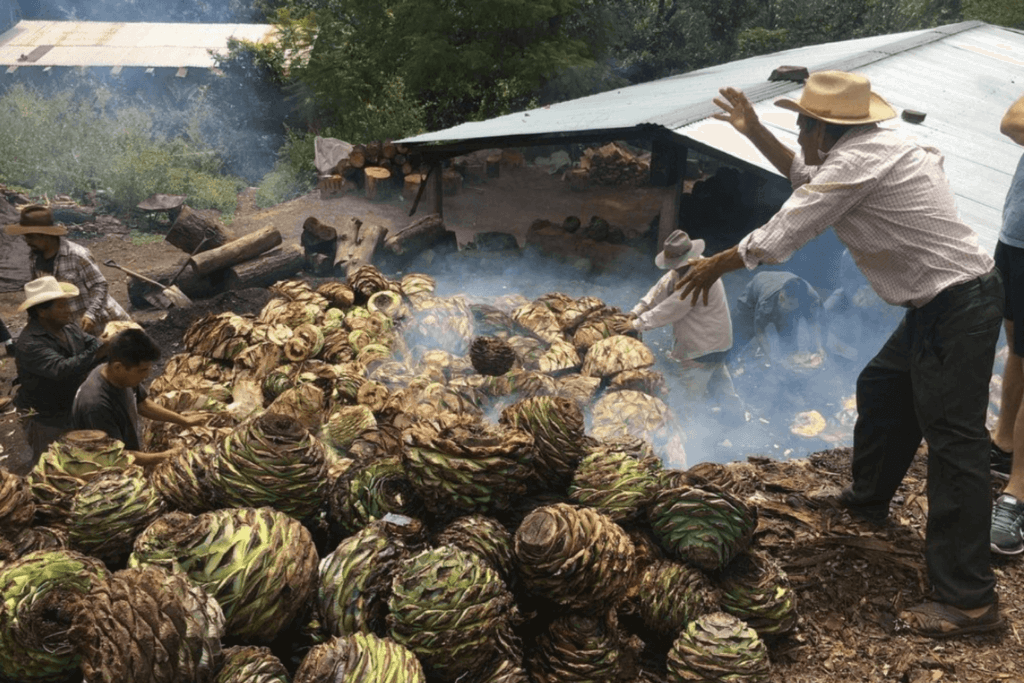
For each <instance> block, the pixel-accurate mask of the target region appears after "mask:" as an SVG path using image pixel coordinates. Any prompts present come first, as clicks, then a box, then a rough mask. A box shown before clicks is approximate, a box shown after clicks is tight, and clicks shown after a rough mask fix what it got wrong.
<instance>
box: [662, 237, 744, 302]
mask: <svg viewBox="0 0 1024 683" xmlns="http://www.w3.org/2000/svg"><path fill="white" fill-rule="evenodd" d="M687 265H688V266H690V267H689V269H687V271H686V273H685V274H684V275H683V277H682V278H681V279H680V280H679V282H677V283H676V286H675V291H677V292H680V294H679V298H680V299H682V300H684V301H685V300H686V297H690V305H691V306H696V305H697V297H698V296H699V295H701V294H703V295H704V297H703V298H704V305H705V306H707V305H708V292H710V291H711V286H712V285H713V284H715V282H716V281H717V280H718V278H720V277H722V276H723V275H725V274H726V273H728V272H730V271H733V270H738V269H740V268H742V267H743V259H742V258H741V257H740V253H739V249H738V248H737V247H731V248H729V249H726V250H725V251H721V252H719V253H717V254H715V255H714V256H710V257H708V258H699V259H690V260H689V261H688V262H687ZM680 290H681V291H680Z"/></svg>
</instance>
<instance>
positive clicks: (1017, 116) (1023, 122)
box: [999, 97, 1024, 145]
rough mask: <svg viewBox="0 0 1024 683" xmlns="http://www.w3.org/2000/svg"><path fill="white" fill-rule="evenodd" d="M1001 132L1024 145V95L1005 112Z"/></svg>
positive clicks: (1000, 125) (1000, 127)
mask: <svg viewBox="0 0 1024 683" xmlns="http://www.w3.org/2000/svg"><path fill="white" fill-rule="evenodd" d="M999 132H1000V133H1002V134H1003V135H1005V136H1006V137H1008V138H1010V139H1011V140H1013V141H1014V142H1016V143H1017V144H1018V145H1024V97H1021V98H1020V99H1019V100H1017V101H1016V102H1014V103H1013V104H1012V105H1010V108H1009V109H1007V110H1006V113H1005V114H1003V120H1002V122H1001V123H1000V124H999Z"/></svg>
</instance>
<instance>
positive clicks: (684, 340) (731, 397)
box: [622, 230, 739, 410]
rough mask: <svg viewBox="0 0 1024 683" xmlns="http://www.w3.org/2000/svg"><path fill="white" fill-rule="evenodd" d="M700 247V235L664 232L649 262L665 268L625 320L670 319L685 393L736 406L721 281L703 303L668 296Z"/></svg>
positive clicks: (650, 322) (642, 326)
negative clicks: (659, 247)
mask: <svg viewBox="0 0 1024 683" xmlns="http://www.w3.org/2000/svg"><path fill="white" fill-rule="evenodd" d="M703 253H704V240H694V239H690V236H689V235H687V234H686V233H685V232H683V231H682V230H676V231H675V232H673V233H672V234H670V235H669V236H668V237H666V238H665V244H664V248H663V249H662V251H661V252H660V253H658V255H657V256H655V257H654V265H656V266H657V267H658V268H660V269H662V270H665V271H668V272H666V273H665V274H664V275H663V276H662V277H661V279H659V280H658V282H656V283H655V285H654V286H653V287H651V289H650V291H649V292H647V294H645V295H644V296H643V298H641V299H640V302H639V303H637V305H636V306H634V307H633V310H632V311H631V312H630V314H629V315H630V325H631V326H632V328H633V329H634V330H637V331H639V332H646V331H647V330H654V329H657V328H659V327H664V326H666V325H671V326H672V353H671V356H672V358H673V359H674V360H676V361H678V362H679V364H680V376H681V378H682V380H683V384H684V386H685V389H686V393H687V395H688V398H689V399H690V400H691V401H694V402H699V401H703V399H704V398H706V397H710V398H713V399H715V400H716V401H718V402H724V403H725V405H723V406H722V407H723V408H726V409H730V410H736V409H738V408H739V397H737V396H736V390H735V389H734V388H733V384H732V378H731V377H730V376H729V371H728V370H727V369H726V367H725V356H726V353H727V352H728V351H729V349H731V348H732V320H731V318H730V316H729V303H728V301H727V300H726V297H725V287H724V286H723V285H722V283H721V282H716V283H714V284H713V285H712V286H711V289H710V292H709V296H708V304H707V306H694V305H693V304H692V303H691V302H690V301H688V300H687V301H684V300H681V299H680V298H679V297H677V296H673V293H674V292H675V286H676V283H677V282H679V279H680V277H682V274H683V273H685V272H686V270H687V268H689V265H688V263H689V261H690V260H691V259H699V258H700V257H701V254H703ZM622 331H623V332H625V331H626V330H622ZM709 394H710V396H708V395H709Z"/></svg>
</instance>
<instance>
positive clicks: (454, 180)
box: [441, 168, 462, 197]
mask: <svg viewBox="0 0 1024 683" xmlns="http://www.w3.org/2000/svg"><path fill="white" fill-rule="evenodd" d="M461 189H462V175H461V174H460V173H459V172H458V171H453V170H452V169H450V168H449V169H446V170H445V172H444V173H443V174H441V191H442V192H443V193H444V196H446V197H451V196H452V195H454V194H458V193H459V190H461Z"/></svg>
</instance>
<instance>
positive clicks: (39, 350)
mask: <svg viewBox="0 0 1024 683" xmlns="http://www.w3.org/2000/svg"><path fill="white" fill-rule="evenodd" d="M76 296H78V288H77V287H75V286H74V285H72V284H69V283H67V282H58V281H57V280H56V278H54V277H53V276H50V275H46V276H44V277H41V278H37V279H35V280H32V281H30V282H27V283H25V301H24V302H23V303H22V304H21V306H20V307H19V308H18V310H19V311H27V312H28V325H26V326H25V329H24V330H23V331H22V333H21V334H20V335H18V342H17V348H16V350H15V358H14V362H15V366H16V367H17V369H18V379H19V382H20V383H19V385H18V393H17V394H16V395H15V398H14V403H15V405H16V406H17V407H18V409H19V410H20V411H22V427H23V428H24V430H25V437H26V439H27V440H28V443H29V446H30V448H31V450H32V457H31V459H30V460H29V459H23V460H21V461H18V462H8V463H7V468H8V469H9V470H11V471H12V472H17V473H19V474H27V473H28V472H29V471H31V469H32V467H34V466H35V463H36V462H37V461H38V460H39V456H40V455H41V454H42V453H43V452H44V451H45V450H46V449H47V448H48V447H49V445H50V444H51V443H53V442H54V441H56V440H57V437H59V436H60V435H61V434H62V433H63V432H65V431H67V430H69V429H71V424H72V421H71V404H72V402H73V401H74V400H75V392H76V391H78V386H79V385H80V384H81V383H82V382H83V381H84V380H85V378H86V377H87V376H88V375H89V371H90V370H92V368H93V366H94V365H96V364H97V363H98V362H99V360H100V359H101V358H103V356H104V354H105V353H106V345H104V344H101V343H100V341H99V340H98V339H96V337H93V336H92V335H89V334H86V333H85V332H83V331H82V329H81V328H80V327H78V325H76V324H74V317H73V315H72V313H71V306H70V301H71V299H73V298H74V297H76Z"/></svg>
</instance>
